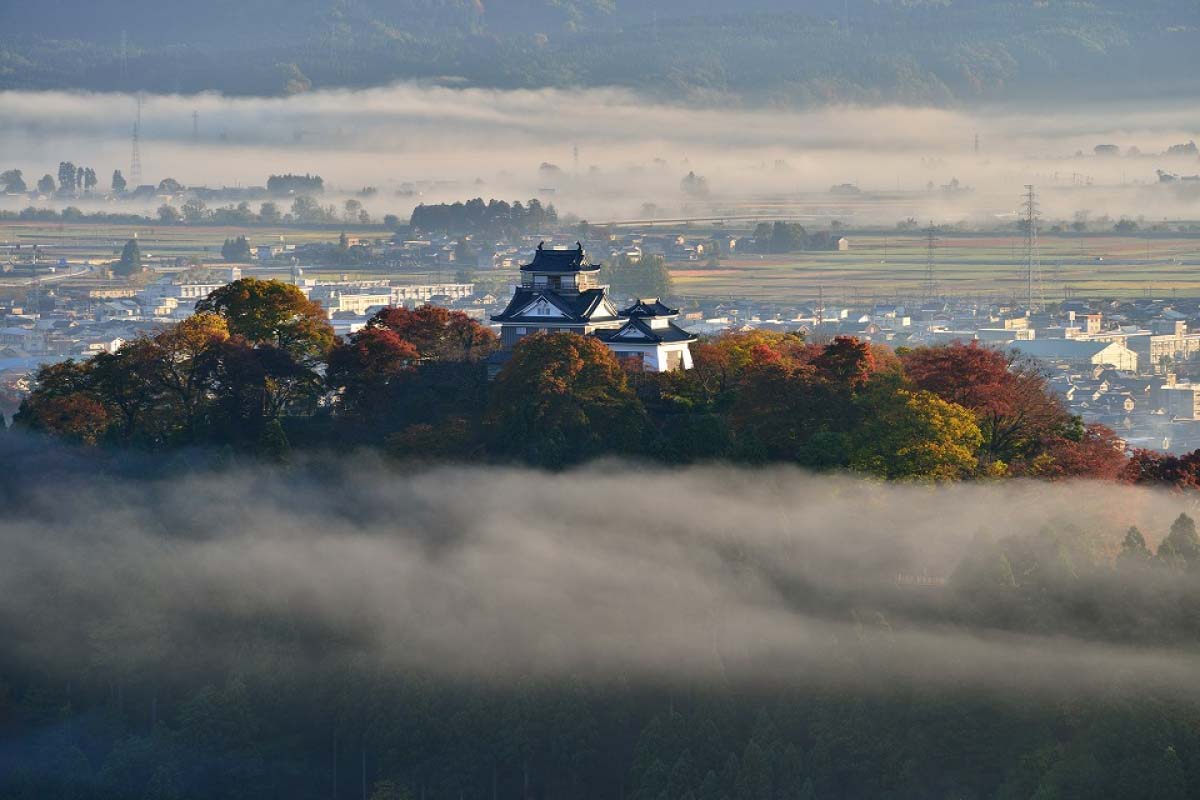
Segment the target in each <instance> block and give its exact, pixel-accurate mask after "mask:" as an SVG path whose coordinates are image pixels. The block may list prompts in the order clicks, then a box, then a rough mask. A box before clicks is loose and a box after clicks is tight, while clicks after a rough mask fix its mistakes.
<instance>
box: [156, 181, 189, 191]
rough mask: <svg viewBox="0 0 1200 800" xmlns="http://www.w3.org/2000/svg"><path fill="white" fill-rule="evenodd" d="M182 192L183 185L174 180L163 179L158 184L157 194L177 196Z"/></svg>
mask: <svg viewBox="0 0 1200 800" xmlns="http://www.w3.org/2000/svg"><path fill="white" fill-rule="evenodd" d="M182 191H183V184H182V183H180V182H179V181H177V180H175V179H174V178H163V179H162V180H161V181H159V182H158V193H159V194H179V193H180V192H182Z"/></svg>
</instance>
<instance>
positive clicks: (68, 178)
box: [58, 161, 79, 192]
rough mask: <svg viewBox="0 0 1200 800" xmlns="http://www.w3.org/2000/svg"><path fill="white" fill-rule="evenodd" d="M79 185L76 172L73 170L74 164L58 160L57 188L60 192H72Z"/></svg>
mask: <svg viewBox="0 0 1200 800" xmlns="http://www.w3.org/2000/svg"><path fill="white" fill-rule="evenodd" d="M78 186H79V179H78V173H76V171H75V165H74V164H72V163H71V162H70V161H63V162H60V163H59V165H58V188H59V190H60V191H62V192H73V191H75V189H76V188H78Z"/></svg>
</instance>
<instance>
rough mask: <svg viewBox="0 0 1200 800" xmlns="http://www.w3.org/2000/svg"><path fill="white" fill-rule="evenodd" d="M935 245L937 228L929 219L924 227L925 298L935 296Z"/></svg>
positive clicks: (928, 298) (931, 298) (930, 298)
mask: <svg viewBox="0 0 1200 800" xmlns="http://www.w3.org/2000/svg"><path fill="white" fill-rule="evenodd" d="M935 247H937V228H935V227H934V225H933V220H930V221H929V227H928V228H926V229H925V299H927V300H933V299H934V298H936V297H937V276H936V275H935V274H934V267H935V265H936V253H935V251H934V248H935Z"/></svg>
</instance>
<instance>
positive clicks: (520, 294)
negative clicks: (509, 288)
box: [492, 287, 616, 324]
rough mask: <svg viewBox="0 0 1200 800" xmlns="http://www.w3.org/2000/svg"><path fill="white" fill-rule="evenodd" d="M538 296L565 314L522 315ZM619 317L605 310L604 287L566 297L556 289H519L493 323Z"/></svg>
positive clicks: (589, 320)
mask: <svg viewBox="0 0 1200 800" xmlns="http://www.w3.org/2000/svg"><path fill="white" fill-rule="evenodd" d="M539 297H542V298H545V300H546V302H547V303H549V304H550V305H552V306H554V307H555V308H557V309H558V310H559V311H561V312H562V314H563V316H562V317H532V316H521V315H520V314H519V313H518V312H520V311H523V310H524V309H525V308H526V307H527V306H529V305H530V304H531V303H533V302H535V301H536V300H537V299H538V298H539ZM610 319H616V318H615V317H613V316H612V315H611V314H608V313H606V312H605V310H604V290H603V289H587V290H586V291H583V292H580V293H579V294H578V295H577V296H575V297H563V296H562V295H560V294H558V293H557V292H554V291H550V290H546V289H541V290H539V289H528V288H523V287H522V288H518V289H517V290H516V291H515V292H513V296H512V299H511V300H509V301H508V306H507V307H505V309H504V310H503V311H501V312H500V313H499V314H496V315H494V316H493V317H492V321H493V322H529V323H534V324H547V323H559V324H562V323H568V322H576V323H580V324H582V323H586V322H601V321H604V320H610Z"/></svg>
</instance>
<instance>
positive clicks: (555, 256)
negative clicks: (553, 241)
mask: <svg viewBox="0 0 1200 800" xmlns="http://www.w3.org/2000/svg"><path fill="white" fill-rule="evenodd" d="M544 244H545V243H544V242H543V243H542V244H539V245H538V246H537V250H535V251H534V253H533V261H531V262H530V263H528V264H523V265H522V266H521V271H522V272H594V271H595V270H598V269H600V265H599V264H588V263H587V261H585V258H586V254H585V253H584V252H583V245H582V244H579V243H578V242H576V245H578V246H577V247H575V248H573V249H571V250H550V249H547V248H546V247H544V246H543V245H544Z"/></svg>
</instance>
